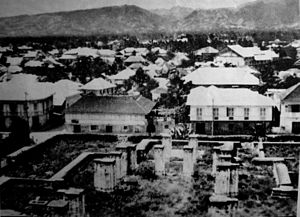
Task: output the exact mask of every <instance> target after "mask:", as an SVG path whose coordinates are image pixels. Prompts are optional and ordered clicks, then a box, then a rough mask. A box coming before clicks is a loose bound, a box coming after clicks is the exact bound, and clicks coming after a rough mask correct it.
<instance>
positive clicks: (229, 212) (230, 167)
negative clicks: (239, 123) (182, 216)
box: [209, 142, 239, 217]
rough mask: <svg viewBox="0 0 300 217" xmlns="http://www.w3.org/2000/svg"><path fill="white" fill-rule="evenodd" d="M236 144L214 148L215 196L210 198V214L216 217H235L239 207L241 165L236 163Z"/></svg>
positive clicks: (227, 143)
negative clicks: (239, 168) (239, 171)
mask: <svg viewBox="0 0 300 217" xmlns="http://www.w3.org/2000/svg"><path fill="white" fill-rule="evenodd" d="M234 148H235V147H234V143H233V142H226V143H224V145H222V146H219V147H214V153H213V175H214V176H215V187H214V194H213V195H212V196H211V197H210V198H209V201H210V208H209V213H210V214H211V215H212V216H214V217H223V216H230V217H234V216H235V213H236V209H237V207H238V199H237V198H235V197H236V196H237V194H238V182H239V174H238V167H239V164H237V163H235V162H234V159H235V157H236V156H234V155H233V153H234Z"/></svg>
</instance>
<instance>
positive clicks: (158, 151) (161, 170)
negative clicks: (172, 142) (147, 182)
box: [154, 145, 166, 175]
mask: <svg viewBox="0 0 300 217" xmlns="http://www.w3.org/2000/svg"><path fill="white" fill-rule="evenodd" d="M164 149H165V147H164V146H163V145H155V146H154V163H155V174H156V175H165V170H166V169H165V167H166V165H165V156H164Z"/></svg>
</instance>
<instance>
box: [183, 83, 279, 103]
mask: <svg viewBox="0 0 300 217" xmlns="http://www.w3.org/2000/svg"><path fill="white" fill-rule="evenodd" d="M187 105H194V106H212V105H214V106H274V105H275V103H274V102H273V100H272V99H271V98H269V97H266V96H263V95H260V94H259V93H258V92H254V91H251V90H249V89H246V88H217V87H215V86H210V87H208V88H205V87H197V88H194V89H192V90H191V93H190V94H189V95H188V98H187Z"/></svg>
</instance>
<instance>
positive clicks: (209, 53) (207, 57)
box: [194, 46, 219, 61]
mask: <svg viewBox="0 0 300 217" xmlns="http://www.w3.org/2000/svg"><path fill="white" fill-rule="evenodd" d="M218 53H219V51H218V50H217V49H215V48H213V47H211V46H208V47H204V48H201V49H199V50H196V51H195V52H194V55H195V56H196V57H197V58H198V59H199V60H200V61H203V60H204V61H212V60H213V59H214V57H215V56H216V55H217V54H218Z"/></svg>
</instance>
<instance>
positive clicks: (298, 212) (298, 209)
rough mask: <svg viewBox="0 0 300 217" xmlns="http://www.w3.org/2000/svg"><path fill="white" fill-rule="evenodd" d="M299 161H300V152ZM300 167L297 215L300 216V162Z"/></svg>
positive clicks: (299, 165)
mask: <svg viewBox="0 0 300 217" xmlns="http://www.w3.org/2000/svg"><path fill="white" fill-rule="evenodd" d="M299 162H300V153H299ZM298 167H299V174H298V201H297V217H300V164H298Z"/></svg>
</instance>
